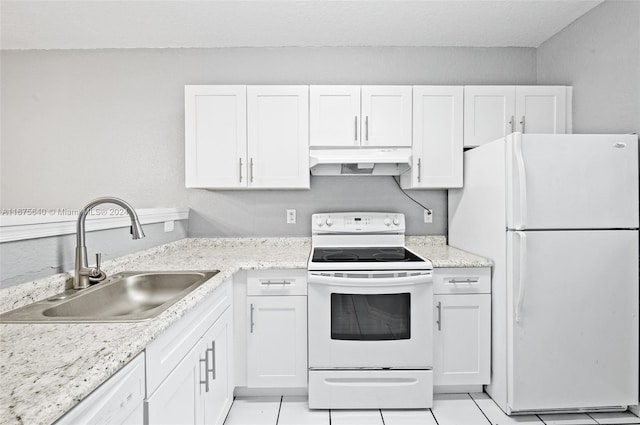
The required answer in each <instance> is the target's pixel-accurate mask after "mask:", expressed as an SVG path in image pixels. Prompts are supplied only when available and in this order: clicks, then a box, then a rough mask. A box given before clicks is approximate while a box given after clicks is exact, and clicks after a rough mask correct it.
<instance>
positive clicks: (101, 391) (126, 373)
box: [56, 354, 145, 425]
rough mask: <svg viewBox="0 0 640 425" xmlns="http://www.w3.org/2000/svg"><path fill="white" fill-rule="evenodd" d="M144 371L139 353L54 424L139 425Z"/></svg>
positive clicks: (142, 356)
mask: <svg viewBox="0 0 640 425" xmlns="http://www.w3.org/2000/svg"><path fill="white" fill-rule="evenodd" d="M144 370H145V367H144V355H143V354H140V355H138V356H137V357H136V358H134V359H133V360H131V362H129V364H127V365H126V366H125V367H123V368H122V369H121V370H120V371H118V372H117V373H116V374H115V375H113V376H112V377H111V378H109V380H108V381H106V382H105V383H104V384H102V385H101V386H100V387H98V388H97V389H96V390H95V391H94V392H92V393H91V394H90V395H89V396H88V397H87V398H85V399H84V400H82V401H81V402H80V403H79V404H78V405H76V406H75V407H74V408H73V409H71V410H70V411H69V412H68V413H67V414H65V415H64V416H63V417H62V418H60V419H59V420H58V421H57V422H56V425H75V424H104V425H119V424H123V425H124V424H127V425H134V424H142V423H143V419H144V417H143V404H142V400H143V399H144Z"/></svg>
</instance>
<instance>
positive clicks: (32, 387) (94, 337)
mask: <svg viewBox="0 0 640 425" xmlns="http://www.w3.org/2000/svg"><path fill="white" fill-rule="evenodd" d="M406 243H407V247H408V248H410V249H412V250H414V251H416V252H417V253H418V254H420V255H422V256H424V257H426V258H429V259H430V260H431V261H432V263H433V265H434V267H489V266H491V262H490V261H489V260H487V259H485V258H482V257H479V256H476V255H473V254H469V253H467V252H464V251H461V250H458V249H456V248H452V247H449V246H447V245H446V240H445V238H444V237H407V240H406ZM310 249H311V239H310V238H238V239H231V238H229V239H227V238H217V239H183V240H180V241H177V242H173V243H170V244H166V245H161V246H159V247H155V248H152V249H148V250H145V251H141V252H138V253H134V254H131V255H127V256H124V257H121V258H118V259H115V260H111V261H107V262H105V263H104V265H103V270H104V271H105V272H106V273H107V274H108V275H111V274H114V273H118V272H121V271H125V270H140V271H153V270H212V269H217V270H220V273H218V274H217V275H216V276H214V277H213V278H212V279H210V280H209V281H208V282H207V283H205V284H204V285H202V286H201V287H199V288H198V289H196V290H195V291H193V292H192V293H190V294H189V295H187V296H186V297H185V298H184V299H182V300H180V301H179V302H177V303H176V304H174V305H173V306H171V307H170V308H169V309H167V310H166V311H165V312H163V313H162V314H160V315H159V316H158V317H157V318H155V319H152V320H149V321H145V322H138V323H88V324H0V382H1V384H0V423H3V424H29V425H31V424H50V423H52V422H54V421H55V420H57V419H58V418H60V417H61V416H62V415H63V414H64V413H65V412H67V411H68V410H70V409H71V408H73V406H75V405H76V404H77V403H78V402H79V401H80V400H82V399H83V398H85V397H86V396H87V395H89V394H90V393H91V392H92V391H93V390H94V389H96V388H97V387H98V386H99V385H100V384H102V383H103V382H104V381H106V380H107V379H108V378H109V377H111V376H112V375H113V374H114V373H116V372H117V371H118V370H119V369H120V368H122V367H123V366H124V365H125V364H127V363H128V362H129V361H130V360H131V359H133V358H134V357H135V356H136V355H137V354H139V353H140V352H142V351H143V350H144V349H145V347H146V346H147V345H149V343H150V342H151V341H153V340H154V339H155V338H156V337H157V336H158V335H159V334H160V333H162V332H163V331H164V330H165V329H167V328H168V327H169V326H170V325H171V324H172V323H174V322H175V321H176V320H178V319H179V318H180V317H182V316H183V315H184V314H185V313H186V312H187V311H189V310H190V309H191V308H193V307H194V306H195V305H196V304H197V303H198V302H199V301H200V300H202V299H203V298H204V297H206V296H207V295H209V294H211V293H213V292H214V291H216V290H217V288H218V287H219V286H220V285H221V284H222V283H223V282H225V281H226V280H227V279H228V278H230V277H231V276H233V274H234V273H236V272H237V271H238V270H241V269H274V268H275V269H283V268H302V269H303V268H306V266H307V259H308V257H309V252H310ZM70 279H71V275H70V274H69V273H61V274H57V275H55V276H51V277H48V278H44V279H39V280H37V281H34V282H29V283H25V284H21V285H16V286H13V287H10V288H7V289H4V290H2V291H0V312H3V311H7V310H11V309H14V308H18V307H21V306H22V305H26V304H29V303H31V302H34V301H37V300H40V299H43V298H46V297H49V296H51V295H53V294H56V293H59V292H62V291H63V290H64V289H65V288H66V287H68V286H69V285H70Z"/></svg>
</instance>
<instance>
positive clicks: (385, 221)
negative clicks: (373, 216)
mask: <svg viewBox="0 0 640 425" xmlns="http://www.w3.org/2000/svg"><path fill="white" fill-rule="evenodd" d="M384 225H385V226H390V225H391V220H389V218H388V217H387V218H385V219H384Z"/></svg>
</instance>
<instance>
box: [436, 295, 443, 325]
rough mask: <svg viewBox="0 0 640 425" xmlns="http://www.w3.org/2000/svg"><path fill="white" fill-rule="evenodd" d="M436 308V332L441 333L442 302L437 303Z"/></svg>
mask: <svg viewBox="0 0 640 425" xmlns="http://www.w3.org/2000/svg"><path fill="white" fill-rule="evenodd" d="M436 308H437V309H438V320H436V323H437V324H438V330H439V331H441V330H442V302H441V301H438V305H437V306H436Z"/></svg>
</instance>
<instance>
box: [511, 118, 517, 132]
mask: <svg viewBox="0 0 640 425" xmlns="http://www.w3.org/2000/svg"><path fill="white" fill-rule="evenodd" d="M509 124H511V132H512V133H514V132H515V131H516V120H515V117H514V116H513V115H511V120H510V121H509Z"/></svg>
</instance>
